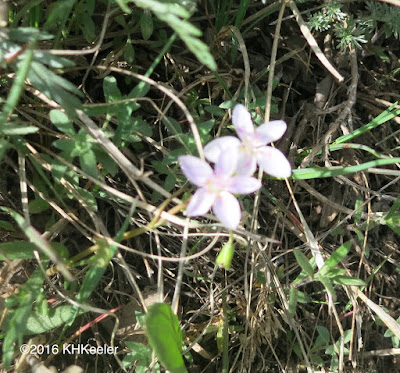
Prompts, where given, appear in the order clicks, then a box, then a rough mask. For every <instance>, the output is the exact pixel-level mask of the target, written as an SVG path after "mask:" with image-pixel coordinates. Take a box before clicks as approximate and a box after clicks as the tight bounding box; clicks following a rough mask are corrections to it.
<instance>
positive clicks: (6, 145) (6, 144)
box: [0, 139, 10, 162]
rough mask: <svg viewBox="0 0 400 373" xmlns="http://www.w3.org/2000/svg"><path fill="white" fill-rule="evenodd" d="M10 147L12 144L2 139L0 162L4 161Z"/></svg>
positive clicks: (0, 143)
mask: <svg viewBox="0 0 400 373" xmlns="http://www.w3.org/2000/svg"><path fill="white" fill-rule="evenodd" d="M9 147H10V143H9V142H8V141H7V140H5V139H0V162H1V161H2V159H3V157H4V154H6V151H7V149H8V148H9Z"/></svg>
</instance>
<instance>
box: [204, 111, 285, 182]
mask: <svg viewBox="0 0 400 373" xmlns="http://www.w3.org/2000/svg"><path fill="white" fill-rule="evenodd" d="M232 122H233V125H234V126H235V129H236V133H237V135H238V136H239V139H238V138H237V137H233V136H224V137H220V138H218V139H215V140H213V141H211V142H209V143H208V144H207V145H206V146H205V147H204V155H205V157H206V158H207V159H208V160H209V161H210V162H216V161H217V159H218V157H219V155H220V154H221V153H225V152H226V151H228V150H229V152H230V153H232V152H233V151H236V152H238V163H237V173H238V175H252V174H253V173H254V171H255V170H256V168H257V164H258V165H259V166H260V167H261V168H262V169H263V170H264V172H266V173H267V174H269V175H271V176H275V177H289V176H290V175H291V174H292V168H291V166H290V163H289V161H288V160H287V158H286V157H285V155H284V154H283V153H282V152H281V151H280V150H278V149H275V148H273V147H272V146H267V144H269V143H271V142H274V141H276V140H279V139H280V138H281V137H282V136H283V134H284V133H285V131H286V128H287V126H286V123H285V122H284V121H282V120H275V121H272V122H268V123H264V124H262V125H261V126H259V127H258V128H257V129H256V130H254V125H253V121H252V119H251V115H250V113H249V112H248V111H247V109H246V108H245V107H244V106H243V105H241V104H238V105H236V106H235V108H234V109H233V113H232ZM234 149H235V150H234Z"/></svg>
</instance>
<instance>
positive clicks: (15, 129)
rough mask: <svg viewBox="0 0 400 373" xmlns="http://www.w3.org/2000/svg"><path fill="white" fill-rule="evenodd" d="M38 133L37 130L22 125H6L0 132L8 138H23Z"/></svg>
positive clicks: (33, 127)
mask: <svg viewBox="0 0 400 373" xmlns="http://www.w3.org/2000/svg"><path fill="white" fill-rule="evenodd" d="M37 131H39V128H37V127H35V126H31V125H28V124H24V123H15V122H12V123H6V124H5V125H4V127H2V128H1V132H2V133H3V134H4V135H8V136H24V135H28V134H30V133H35V132H37Z"/></svg>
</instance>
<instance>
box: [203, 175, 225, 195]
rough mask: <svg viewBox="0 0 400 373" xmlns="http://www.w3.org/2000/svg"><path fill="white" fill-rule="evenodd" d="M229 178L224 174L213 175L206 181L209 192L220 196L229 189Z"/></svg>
mask: <svg viewBox="0 0 400 373" xmlns="http://www.w3.org/2000/svg"><path fill="white" fill-rule="evenodd" d="M228 186H229V179H227V178H226V177H222V176H217V175H213V176H212V177H211V178H209V179H208V180H207V181H206V183H205V188H206V189H207V191H208V192H209V193H213V194H216V195H217V196H219V195H220V194H221V193H222V192H224V191H225V190H227V189H228Z"/></svg>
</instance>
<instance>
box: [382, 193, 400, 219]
mask: <svg viewBox="0 0 400 373" xmlns="http://www.w3.org/2000/svg"><path fill="white" fill-rule="evenodd" d="M399 208H400V195H399V196H397V199H396V201H395V202H394V203H393V205H392V207H391V208H390V210H389V212H388V213H387V214H386V216H385V217H384V219H385V220H387V219H390V218H391V217H392V216H393V215H394V214H395V213H396V211H397V210H398V209H399Z"/></svg>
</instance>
